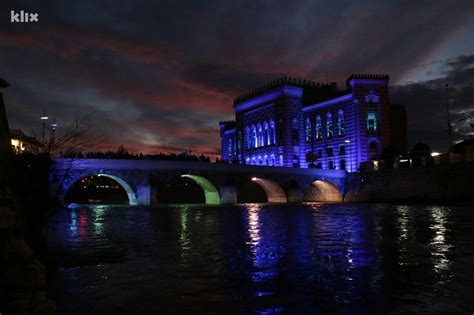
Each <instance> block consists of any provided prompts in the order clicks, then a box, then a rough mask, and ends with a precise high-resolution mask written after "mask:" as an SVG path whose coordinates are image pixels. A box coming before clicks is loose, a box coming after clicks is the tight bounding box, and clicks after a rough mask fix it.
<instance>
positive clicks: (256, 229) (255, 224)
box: [247, 204, 261, 246]
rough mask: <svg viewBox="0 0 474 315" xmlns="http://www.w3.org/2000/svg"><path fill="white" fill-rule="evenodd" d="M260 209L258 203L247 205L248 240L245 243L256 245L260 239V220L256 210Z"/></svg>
mask: <svg viewBox="0 0 474 315" xmlns="http://www.w3.org/2000/svg"><path fill="white" fill-rule="evenodd" d="M260 209H261V205H259V204H249V205H248V209H247V210H248V233H249V238H250V241H249V242H247V244H249V245H252V246H257V245H258V243H259V240H260V221H259V214H258V212H259V211H260Z"/></svg>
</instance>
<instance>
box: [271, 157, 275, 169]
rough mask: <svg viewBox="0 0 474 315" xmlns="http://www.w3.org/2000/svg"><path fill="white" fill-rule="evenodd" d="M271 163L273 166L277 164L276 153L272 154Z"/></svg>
mask: <svg viewBox="0 0 474 315" xmlns="http://www.w3.org/2000/svg"><path fill="white" fill-rule="evenodd" d="M270 165H271V166H274V165H275V154H272V155H270Z"/></svg>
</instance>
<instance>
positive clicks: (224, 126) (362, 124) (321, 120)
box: [220, 74, 406, 171]
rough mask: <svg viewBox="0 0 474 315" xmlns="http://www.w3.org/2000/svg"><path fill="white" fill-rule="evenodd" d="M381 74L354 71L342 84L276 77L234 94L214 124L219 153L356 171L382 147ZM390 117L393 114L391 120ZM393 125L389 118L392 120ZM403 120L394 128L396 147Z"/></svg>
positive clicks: (254, 161) (384, 102)
mask: <svg viewBox="0 0 474 315" xmlns="http://www.w3.org/2000/svg"><path fill="white" fill-rule="evenodd" d="M388 81H389V76H388V75H370V74H354V75H351V76H350V77H349V78H348V79H347V88H346V89H345V90H339V89H338V88H337V86H336V84H335V83H330V84H319V83H315V82H310V81H306V80H296V79H292V78H286V77H285V78H282V79H279V80H276V81H274V82H272V83H270V84H268V85H266V86H263V87H261V88H259V89H256V90H254V91H251V92H249V93H246V94H244V95H242V96H239V97H237V98H236V99H235V100H234V111H235V121H230V122H229V121H227V122H221V123H220V134H221V150H222V159H223V160H226V161H229V162H236V163H240V164H249V165H268V166H285V167H300V168H308V167H316V168H323V169H342V170H347V171H356V170H358V168H359V165H360V163H362V162H367V161H372V160H376V159H378V158H379V157H380V156H381V154H382V151H383V150H384V149H385V148H387V147H389V146H390V142H391V137H390V130H389V125H390V123H389V121H390V118H389V116H390V114H391V113H394V114H395V115H401V112H402V111H401V109H400V108H395V109H394V110H393V111H391V110H390V105H389V100H388ZM394 121H396V120H394ZM392 125H393V123H392ZM405 127H406V120H405V123H404V124H402V125H401V126H397V128H399V129H398V130H397V131H396V137H395V138H394V139H395V140H396V145H397V147H398V148H400V150H402V149H403V147H404V145H405V144H404V141H405V139H404V137H406V131H403V130H401V129H404V128H405Z"/></svg>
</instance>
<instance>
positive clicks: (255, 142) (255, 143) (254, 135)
mask: <svg viewBox="0 0 474 315" xmlns="http://www.w3.org/2000/svg"><path fill="white" fill-rule="evenodd" d="M257 146H258V138H257V128H256V127H255V126H254V125H252V148H256V147H257Z"/></svg>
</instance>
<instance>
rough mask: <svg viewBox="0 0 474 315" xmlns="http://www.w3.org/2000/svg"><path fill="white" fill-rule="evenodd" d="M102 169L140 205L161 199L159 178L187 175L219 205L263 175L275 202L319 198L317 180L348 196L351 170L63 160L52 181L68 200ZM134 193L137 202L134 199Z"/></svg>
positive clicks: (233, 199)
mask: <svg viewBox="0 0 474 315" xmlns="http://www.w3.org/2000/svg"><path fill="white" fill-rule="evenodd" d="M99 174H101V175H104V176H110V177H111V178H114V177H116V178H119V179H120V180H122V181H123V182H120V181H119V183H120V184H121V185H122V187H124V188H125V190H126V191H127V194H128V195H129V199H130V202H131V203H133V202H136V203H138V204H152V203H154V202H156V194H155V191H154V186H155V185H156V182H160V181H164V182H166V181H172V180H175V179H177V178H181V177H182V176H185V177H188V178H191V179H193V180H194V181H195V182H197V183H198V184H199V185H200V186H201V187H202V188H203V191H204V192H205V196H206V202H207V203H214V204H215V203H235V202H236V201H237V187H238V186H239V185H240V184H242V183H244V182H247V181H249V180H252V178H258V179H262V180H263V181H260V182H259V181H256V182H257V183H258V184H259V185H260V186H262V188H263V189H264V190H265V192H266V193H267V196H268V199H269V202H287V201H288V202H298V201H303V199H304V198H305V196H312V197H306V199H307V198H313V197H314V196H313V195H314V194H313V195H311V194H307V193H305V191H306V190H307V189H311V188H312V187H313V183H315V182H316V181H325V182H328V183H330V184H331V185H333V186H334V187H336V188H337V190H338V191H339V192H340V194H341V196H343V194H344V192H345V182H346V177H347V173H346V172H345V171H341V170H321V169H300V168H287V167H273V166H272V167H269V166H247V165H237V164H224V163H206V162H189V161H155V160H115V159H57V160H55V163H54V165H53V169H52V181H53V183H54V184H55V185H56V186H57V187H58V188H59V191H60V194H59V196H60V198H62V200H64V197H65V194H66V192H67V191H68V189H69V188H70V187H71V186H72V185H73V184H74V183H75V182H77V181H78V180H80V179H81V178H84V177H86V176H90V175H99ZM265 183H267V185H265ZM268 183H271V184H268ZM212 187H214V189H213V188H212ZM282 192H283V193H282ZM132 193H133V194H134V195H133V194H132ZM133 198H135V199H134V200H135V201H133V202H132V199H133ZM341 199H342V197H341ZM307 201H312V199H309V200H307Z"/></svg>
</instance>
